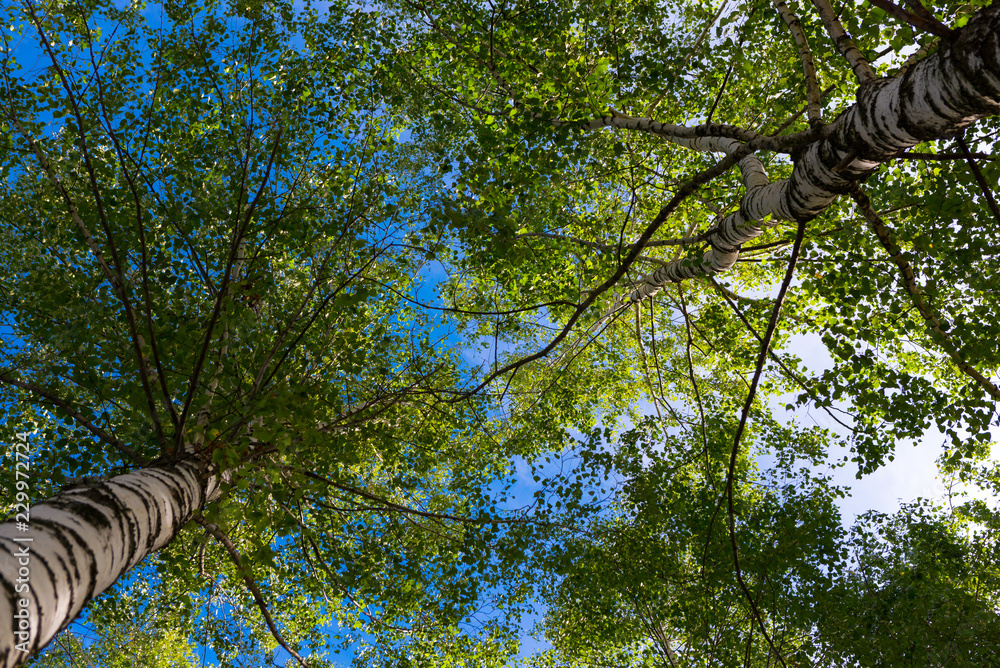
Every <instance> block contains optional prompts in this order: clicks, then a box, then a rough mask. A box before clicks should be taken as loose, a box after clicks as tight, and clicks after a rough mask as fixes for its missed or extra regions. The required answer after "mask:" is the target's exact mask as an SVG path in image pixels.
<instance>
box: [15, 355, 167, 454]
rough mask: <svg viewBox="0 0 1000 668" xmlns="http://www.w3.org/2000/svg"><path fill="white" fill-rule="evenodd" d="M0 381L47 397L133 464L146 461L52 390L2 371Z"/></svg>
mask: <svg viewBox="0 0 1000 668" xmlns="http://www.w3.org/2000/svg"><path fill="white" fill-rule="evenodd" d="M0 382H4V383H7V384H8V385H13V386H14V387H19V388H21V389H22V390H26V391H28V392H31V393H32V394H37V395H38V396H40V397H44V398H45V399H48V400H49V401H51V402H52V403H53V404H55V405H56V406H58V407H59V408H61V409H63V410H64V411H66V413H68V414H69V416H70V417H72V418H73V419H74V420H76V421H77V422H78V423H79V424H80V426H82V427H83V428H84V429H86V430H87V431H89V432H90V433H91V434H93V435H94V436H96V437H97V438H99V439H101V441H103V442H104V443H107V444H108V445H110V446H111V447H113V448H114V449H115V450H117V451H118V452H120V453H122V454H123V455H125V456H126V457H127V458H128V459H129V461H131V462H132V463H133V464H136V465H137V466H145V465H146V464H147V463H148V462H147V461H146V460H145V459H144V458H143V457H142V456H140V455H139V454H138V453H137V452H136V451H135V450H133V449H132V448H130V447H128V446H127V445H125V444H124V443H122V442H121V441H119V440H118V439H117V438H115V437H113V436H112V435H111V434H109V433H108V432H106V431H104V430H103V429H101V428H100V427H98V426H97V425H96V424H94V423H93V422H91V421H90V420H88V419H87V418H85V417H84V416H83V415H82V414H81V413H80V412H79V411H77V410H76V409H75V408H73V406H72V405H71V404H70V403H69V402H67V401H65V400H63V399H61V398H60V397H59V396H58V395H56V394H55V393H54V392H51V391H49V390H46V389H45V388H44V387H39V386H37V385H32V384H30V383H25V382H22V381H20V380H16V379H14V378H11V377H10V376H8V375H6V374H2V373H0Z"/></svg>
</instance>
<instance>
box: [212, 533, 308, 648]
mask: <svg viewBox="0 0 1000 668" xmlns="http://www.w3.org/2000/svg"><path fill="white" fill-rule="evenodd" d="M194 521H195V522H197V523H198V524H199V525H200V526H201V527H203V528H204V529H205V531H207V532H208V533H210V534H212V536H214V537H215V539H216V540H218V541H219V542H220V543H221V544H222V546H223V547H225V548H226V552H228V553H229V557H230V559H232V561H233V565H235V566H236V570H237V571H239V573H240V575H241V576H242V577H243V582H244V583H245V584H246V586H247V589H249V590H250V593H251V594H252V595H253V600H254V601H255V602H256V603H257V607H258V608H259V609H260V614H261V615H262V616H263V617H264V622H265V623H266V624H267V628H268V629H269V630H270V631H271V635H272V636H274V639H275V640H276V641H277V642H278V644H279V645H281V646H282V647H284V648H285V651H286V652H288V653H289V654H291V655H292V657H294V659H295V660H296V661H298V662H299V665H300V666H302V668H309V664H307V663H306V662H305V660H304V659H303V658H302V657H301V656H299V653H298V652H296V651H295V650H294V649H293V648H292V646H291V645H289V644H288V642H286V641H285V638H284V636H282V635H281V631H279V630H278V627H277V625H275V623H274V619H273V618H272V617H271V613H270V611H269V610H268V609H267V603H266V602H265V601H264V595H263V594H262V593H261V591H260V587H258V586H257V582H256V581H255V580H254V578H253V574H252V573H251V570H250V567H249V566H248V565H246V564H244V563H243V559H242V557H240V553H239V550H237V549H236V546H235V545H233V541H232V540H230V539H229V536H227V535H226V533H225V532H224V531H223V530H222V529H220V528H219V526H218V525H217V524H212V523H210V522H208V521H206V520H205V518H204V517H202V516H201V515H200V514H196V515H195V516H194Z"/></svg>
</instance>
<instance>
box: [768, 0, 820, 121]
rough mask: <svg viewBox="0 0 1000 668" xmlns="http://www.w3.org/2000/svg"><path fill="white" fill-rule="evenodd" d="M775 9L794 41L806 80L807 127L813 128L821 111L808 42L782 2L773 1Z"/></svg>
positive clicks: (790, 12) (799, 24)
mask: <svg viewBox="0 0 1000 668" xmlns="http://www.w3.org/2000/svg"><path fill="white" fill-rule="evenodd" d="M774 7H775V9H777V10H778V13H779V14H781V18H782V19H783V20H784V21H785V25H787V26H788V31H789V32H790V33H792V38H793V39H795V46H796V48H798V50H799V59H800V60H801V61H802V72H803V74H804V76H805V79H806V100H807V102H806V110H807V113H808V117H809V125H810V126H812V127H815V126H817V125H819V123H820V122H821V118H820V116H821V111H820V106H819V101H820V92H819V82H818V81H817V79H816V63H815V62H813V57H812V51H811V50H810V49H809V40H807V39H806V33H805V30H803V29H802V22H801V21H800V20H799V17H798V16H796V15H795V13H794V12H793V11H792V10H791V8H790V7H789V6H788V5H787V4H786V3H785V1H784V0H775V2H774Z"/></svg>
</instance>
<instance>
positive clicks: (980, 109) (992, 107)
mask: <svg viewBox="0 0 1000 668" xmlns="http://www.w3.org/2000/svg"><path fill="white" fill-rule="evenodd" d="M857 100H858V101H857V103H856V104H854V105H853V106H851V107H850V108H849V109H847V110H846V111H845V112H844V113H843V114H841V115H840V117H839V118H837V119H836V120H835V121H834V122H833V124H832V126H831V127H830V128H829V129H828V134H827V138H826V139H823V140H820V141H816V142H813V143H812V144H810V145H808V146H807V147H806V148H805V150H804V151H803V152H802V153H801V155H799V156H798V157H797V159H796V160H795V168H794V171H793V172H792V176H791V177H790V178H788V179H784V180H781V181H777V182H775V183H769V182H768V179H767V175H766V174H765V172H764V168H763V165H762V164H761V162H760V161H759V160H758V159H757V158H756V157H755V156H753V155H751V156H747V157H746V158H744V159H743V160H741V161H740V164H739V166H740V170H741V172H742V177H743V182H744V185H745V187H746V195H745V196H744V198H743V201H742V202H741V204H740V210H739V211H738V212H737V213H734V214H732V215H731V216H729V217H727V218H726V219H725V220H723V221H722V222H721V223H719V225H717V226H716V227H715V228H714V229H713V230H711V231H710V233H709V235H708V239H707V240H708V242H709V244H710V245H711V246H712V248H711V249H710V250H709V251H707V252H706V253H705V254H704V255H703V256H702V257H701V258H697V259H694V258H692V259H683V260H677V261H674V262H671V263H670V264H668V265H667V266H665V267H662V268H660V269H657V270H656V271H654V272H653V273H652V274H650V275H649V276H647V277H645V278H644V280H643V281H642V282H641V283H640V284H639V285H638V286H636V287H635V288H634V289H633V290H632V291H631V292H629V293H628V294H627V295H625V296H624V298H623V299H622V300H621V301H622V302H624V303H635V302H638V301H642V300H643V299H645V298H647V297H651V296H652V295H654V294H656V293H657V292H658V291H659V290H660V289H661V288H663V287H664V286H665V285H668V284H670V283H679V282H681V281H683V280H686V279H690V278H694V277H696V276H704V275H712V274H717V273H720V272H724V271H727V270H729V269H730V268H732V266H733V265H734V264H735V263H736V260H737V258H738V257H739V252H740V246H741V245H742V244H744V243H746V242H747V241H750V240H751V239H753V238H754V237H756V236H758V235H760V234H761V233H762V232H763V230H764V228H765V227H766V226H769V225H773V224H776V223H777V221H779V220H793V221H803V220H810V219H812V218H815V217H816V216H818V215H819V214H820V213H822V212H823V211H824V210H825V209H826V208H827V207H828V206H830V204H831V203H832V202H833V200H834V199H836V198H837V197H838V196H839V195H841V194H843V193H846V192H848V190H849V189H850V187H851V184H852V183H856V182H857V181H859V180H861V179H863V178H865V177H866V176H868V175H869V174H871V173H872V172H873V171H874V170H875V169H877V168H878V166H879V165H881V164H882V163H883V162H886V161H888V160H890V159H892V158H893V157H895V156H896V155H897V154H898V153H900V152H901V151H904V150H906V149H909V148H911V147H913V146H915V145H916V144H919V143H921V142H924V141H929V140H932V139H942V138H945V137H948V136H951V135H953V134H954V133H955V132H958V131H960V130H961V129H962V128H964V127H966V126H968V125H969V124H971V123H973V122H975V121H976V120H978V119H980V118H983V117H985V116H990V115H994V114H996V113H998V112H1000V6H997V5H994V6H991V7H988V8H987V9H984V10H982V11H980V12H979V13H978V14H977V15H976V16H975V17H974V18H973V19H972V20H971V21H969V23H968V25H966V26H965V27H964V28H963V29H962V30H961V31H960V32H959V34H958V38H957V39H956V40H955V41H954V42H953V43H951V44H945V45H942V47H941V49H940V50H939V51H938V52H937V53H935V54H934V55H932V56H930V57H928V58H925V59H924V60H922V61H920V62H919V63H917V64H916V65H915V66H913V67H912V68H910V69H908V70H907V71H906V72H905V74H903V75H902V76H898V77H894V78H889V79H876V80H873V81H869V82H867V83H865V84H862V86H861V87H860V89H859V90H858V95H857ZM595 123H597V124H601V125H604V126H606V127H608V126H610V127H622V128H630V129H637V130H642V131H646V132H650V133H653V134H657V135H661V136H663V137H664V138H666V139H667V140H669V141H672V142H674V143H676V144H680V145H682V146H686V147H689V148H692V149H695V150H701V151H713V152H723V153H732V152H733V151H736V150H738V149H740V148H741V147H742V146H743V145H744V142H742V141H740V140H738V139H732V138H723V137H711V136H708V137H705V136H702V137H697V138H692V137H688V136H684V134H687V133H681V132H677V131H676V129H675V128H673V127H672V126H666V125H663V124H660V123H656V122H655V121H651V120H650V119H638V118H630V117H626V116H615V117H607V118H605V119H601V120H600V121H597V122H595Z"/></svg>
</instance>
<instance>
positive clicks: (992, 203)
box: [957, 135, 1000, 223]
mask: <svg viewBox="0 0 1000 668" xmlns="http://www.w3.org/2000/svg"><path fill="white" fill-rule="evenodd" d="M957 141H958V146H959V148H961V149H962V155H963V156H965V160H966V162H968V163H969V169H971V170H972V173H973V175H974V176H975V177H976V182H977V183H978V184H979V188H980V190H982V191H983V197H985V198H986V204H988V205H989V207H990V211H992V212H993V217H994V218H996V220H997V222H998V223H1000V208H997V201H996V199H994V198H993V190H992V189H991V188H990V184H989V183H988V182H987V181H986V178H985V177H984V176H983V172H982V171H981V170H980V169H979V165H977V164H976V159H975V156H973V155H972V153H971V152H970V151H969V145H968V144H966V143H965V137H963V136H962V135H959V136H958V138H957Z"/></svg>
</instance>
